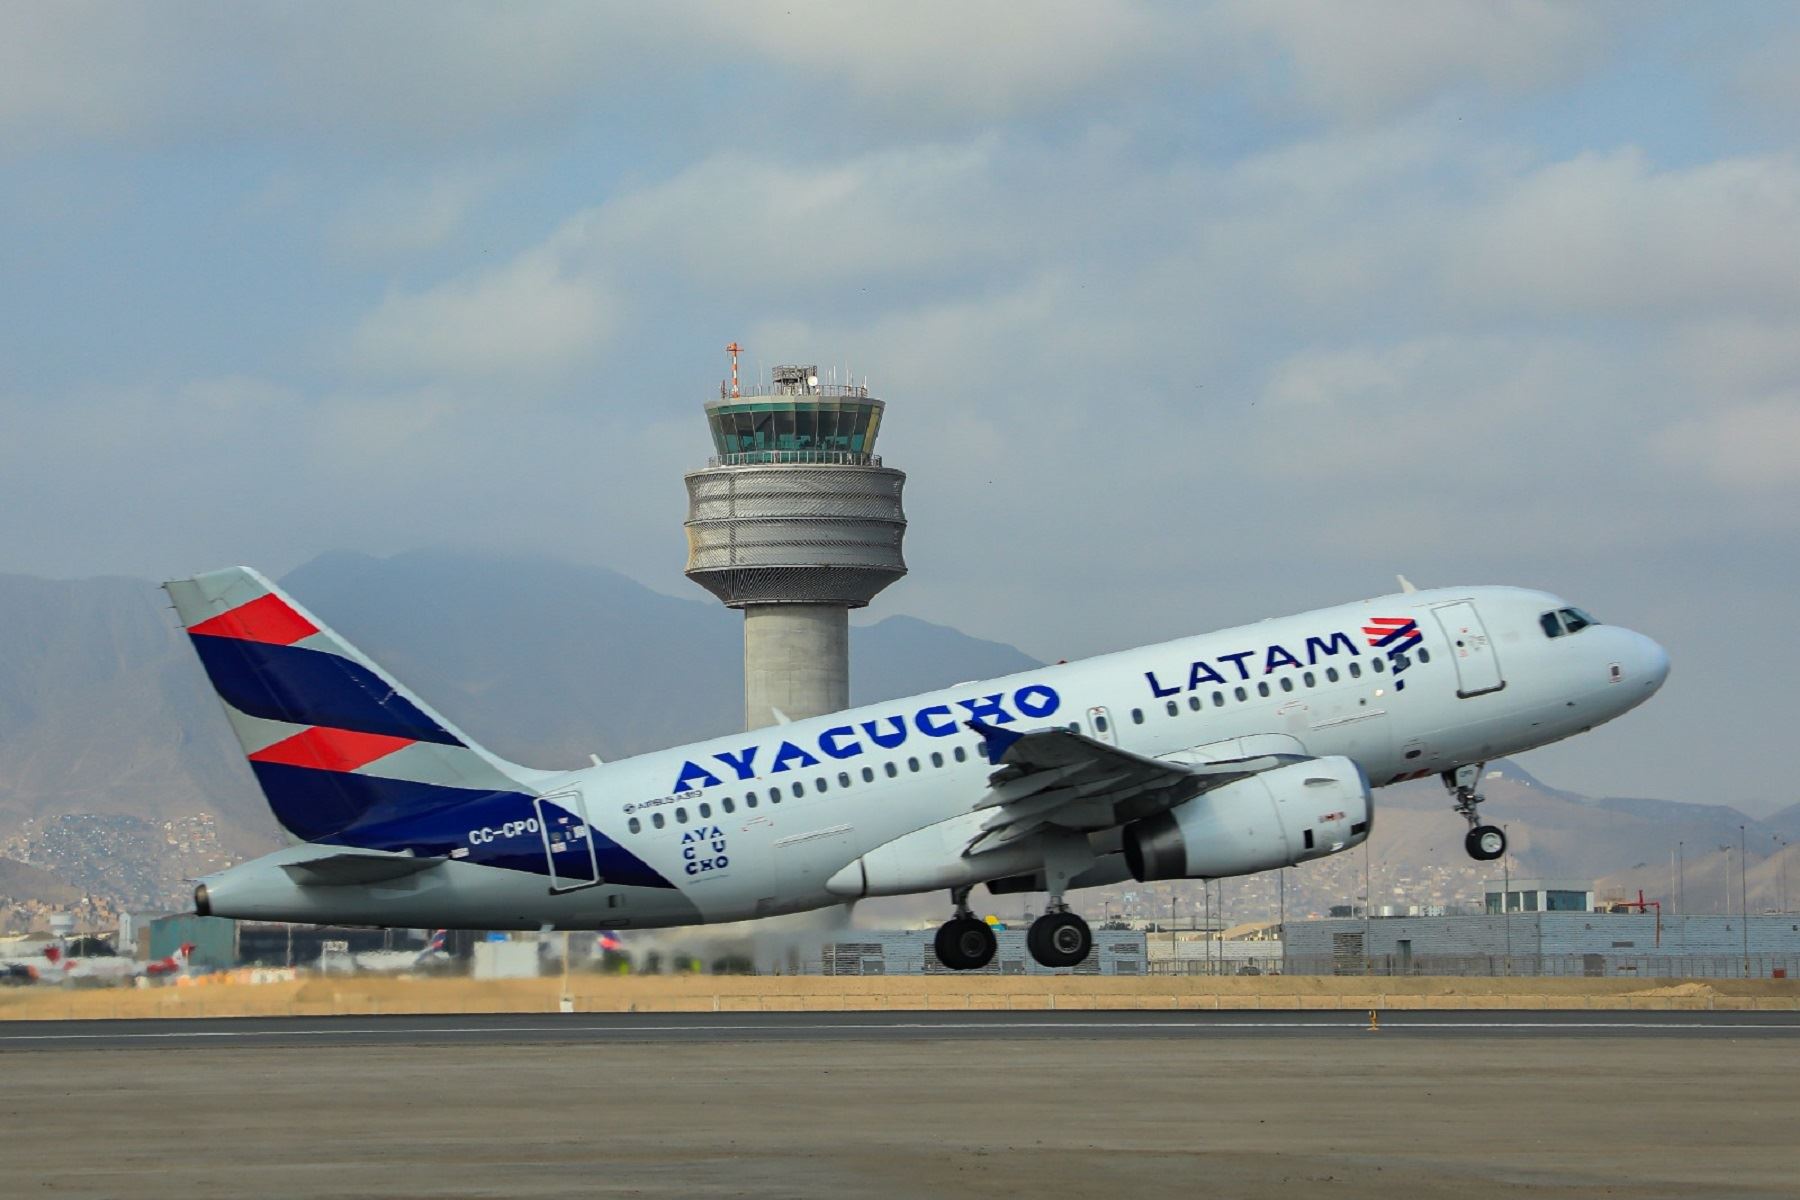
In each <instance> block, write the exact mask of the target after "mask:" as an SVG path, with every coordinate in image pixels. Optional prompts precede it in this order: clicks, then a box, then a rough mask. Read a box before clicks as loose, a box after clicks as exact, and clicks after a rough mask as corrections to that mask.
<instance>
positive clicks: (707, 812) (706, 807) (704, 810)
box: [700, 803, 712, 821]
mask: <svg viewBox="0 0 1800 1200" xmlns="http://www.w3.org/2000/svg"><path fill="white" fill-rule="evenodd" d="M710 816H712V805H710V804H704V803H703V804H701V805H700V819H701V820H702V821H704V820H706V819H707V818H708V817H710Z"/></svg>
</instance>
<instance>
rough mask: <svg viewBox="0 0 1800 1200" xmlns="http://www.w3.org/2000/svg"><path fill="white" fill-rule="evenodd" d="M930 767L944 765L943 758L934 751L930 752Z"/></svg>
mask: <svg viewBox="0 0 1800 1200" xmlns="http://www.w3.org/2000/svg"><path fill="white" fill-rule="evenodd" d="M931 765H932V766H934V767H941V766H943V765H944V756H943V755H942V754H939V753H938V752H937V751H936V750H933V751H932V752H931Z"/></svg>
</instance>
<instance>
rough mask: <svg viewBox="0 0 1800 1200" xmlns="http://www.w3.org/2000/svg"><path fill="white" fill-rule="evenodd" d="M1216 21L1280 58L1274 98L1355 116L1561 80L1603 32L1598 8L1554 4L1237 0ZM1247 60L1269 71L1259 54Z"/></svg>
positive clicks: (1527, 0) (1545, 0) (1528, 0)
mask: <svg viewBox="0 0 1800 1200" xmlns="http://www.w3.org/2000/svg"><path fill="white" fill-rule="evenodd" d="M1219 18H1220V19H1219V25H1220V27H1221V29H1222V30H1225V31H1229V32H1235V33H1237V34H1238V35H1239V36H1240V37H1242V38H1244V39H1246V40H1248V41H1250V42H1251V43H1252V44H1253V46H1254V44H1255V43H1258V42H1260V43H1262V46H1260V47H1255V48H1257V49H1264V48H1266V47H1273V48H1274V49H1275V50H1276V52H1277V53H1278V54H1280V55H1281V56H1283V57H1284V58H1285V60H1286V62H1287V64H1288V68H1289V74H1288V75H1287V76H1286V77H1285V78H1283V79H1282V80H1281V86H1282V92H1281V93H1279V94H1282V95H1284V96H1285V95H1291V96H1292V97H1293V98H1294V99H1295V100H1297V101H1298V102H1299V103H1301V104H1303V105H1305V106H1307V107H1308V108H1310V109H1311V110H1312V111H1315V112H1318V113H1323V114H1326V115H1328V116H1332V117H1343V118H1348V119H1350V120H1353V121H1370V120H1374V119H1376V118H1378V117H1383V116H1387V115H1390V114H1393V113H1395V112H1397V111H1399V110H1401V109H1404V108H1407V107H1409V106H1412V105H1415V104H1419V103H1421V102H1423V101H1425V100H1427V99H1429V98H1430V97H1432V96H1434V95H1436V94H1438V93H1440V92H1445V91H1453V90H1464V89H1467V88H1468V87H1469V86H1470V85H1478V86H1480V87H1483V88H1487V89H1490V90H1493V91H1498V92H1502V93H1515V94H1516V93H1523V92H1528V91H1532V90H1534V89H1537V88H1542V87H1544V86H1546V85H1549V84H1553V83H1557V82H1561V81H1564V80H1566V79H1568V78H1570V77H1571V76H1573V75H1574V74H1575V73H1576V71H1577V70H1578V69H1579V68H1580V67H1581V66H1582V65H1584V64H1585V63H1586V62H1588V61H1589V60H1590V59H1591V57H1592V56H1593V55H1594V54H1595V53H1596V51H1597V50H1598V49H1599V47H1600V46H1601V44H1602V43H1603V41H1604V34H1605V27H1604V22H1603V20H1602V18H1601V10H1599V9H1598V8H1596V7H1595V6H1592V5H1589V6H1579V5H1569V4H1558V3H1553V2H1552V0H1508V2H1496V0H1434V3H1431V4H1412V3H1405V2H1403V0H1374V2H1370V0H1365V2H1364V3H1359V4H1339V3H1335V2H1333V0H1239V2H1236V3H1229V4H1226V5H1223V6H1222V8H1221V11H1220V13H1219ZM1246 59H1247V60H1248V61H1249V62H1251V63H1254V64H1255V65H1256V68H1257V69H1259V70H1264V71H1266V70H1267V69H1268V63H1267V60H1266V55H1265V54H1247V55H1246Z"/></svg>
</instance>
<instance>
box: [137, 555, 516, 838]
mask: <svg viewBox="0 0 1800 1200" xmlns="http://www.w3.org/2000/svg"><path fill="white" fill-rule="evenodd" d="M163 587H164V589H165V590H166V591H167V592H168V593H169V598H170V599H171V600H173V601H174V602H175V610H176V612H178V613H179V614H180V615H181V623H182V624H183V625H184V626H186V628H187V632H188V637H189V639H190V640H191V641H192V642H193V644H194V652H195V653H196V654H198V655H199V657H200V665H201V666H202V667H204V668H205V670H206V674H207V677H208V678H209V679H210V680H211V681H212V685H213V690H214V691H216V692H217V693H218V694H219V700H220V702H221V703H222V704H224V706H225V715H226V716H227V717H228V718H230V720H231V727H232V730H233V732H235V733H236V734H237V738H238V742H239V744H241V745H242V746H243V748H244V753H245V755H246V756H248V758H249V759H250V768H251V770H252V771H254V772H255V774H256V780H257V783H258V784H260V785H261V787H262V790H263V795H264V796H265V797H267V798H268V802H269V808H270V809H271V810H273V812H274V813H275V819H276V820H277V821H279V822H281V825H282V828H284V829H286V830H287V831H288V832H289V833H291V834H293V835H294V836H296V837H298V838H300V839H302V840H304V841H319V840H322V839H325V838H329V837H330V836H331V835H333V834H335V833H338V832H340V831H341V830H343V829H345V828H347V827H348V826H350V825H352V824H354V823H356V822H358V821H362V820H365V819H369V820H385V819H388V818H390V817H396V816H401V815H404V814H407V813H413V812H420V811H425V810H428V809H435V808H440V807H444V806H447V805H450V804H455V803H459V802H461V801H463V800H468V799H474V798H476V797H478V796H482V795H485V794H488V793H491V792H494V791H512V792H516V791H521V790H524V791H535V790H536V789H535V788H533V787H532V786H530V781H531V780H532V779H533V778H535V777H538V776H539V775H541V774H542V773H541V772H536V771H532V770H529V769H527V768H525V767H520V766H517V765H516V764H513V763H509V762H507V761H506V760H504V759H502V758H499V757H497V756H495V755H493V754H490V753H489V752H488V751H486V750H484V749H482V748H481V747H480V746H478V745H476V744H475V742H474V741H472V740H471V739H470V738H468V737H466V736H464V735H463V734H462V733H461V732H459V731H458V730H457V729H456V727H455V726H453V725H451V724H450V723H449V722H448V721H446V720H444V718H443V717H441V716H439V715H438V714H437V713H435V712H433V711H432V710H431V709H430V708H429V707H428V706H426V704H425V703H424V702H423V701H422V700H420V699H419V698H418V697H416V696H414V695H413V694H412V693H411V692H409V691H407V690H406V688H405V687H403V686H402V685H401V684H399V683H398V682H396V681H395V680H394V679H393V678H391V677H390V676H388V675H387V674H386V673H385V672H383V671H382V669H381V668H380V667H378V666H376V665H375V664H374V663H373V662H372V661H370V660H369V659H368V658H366V657H364V656H363V655H362V653H361V652H359V651H358V650H357V649H356V648H355V647H354V646H352V645H350V644H349V643H348V642H346V641H345V640H344V639H343V638H341V637H339V636H338V635H337V634H335V633H333V632H332V631H331V630H330V629H329V628H328V627H327V626H326V625H325V623H324V622H323V621H320V620H319V619H318V618H317V617H315V616H313V615H312V614H311V613H309V612H307V611H306V609H304V608H302V607H301V606H300V605H299V604H297V603H296V602H295V601H294V600H293V598H292V597H290V596H288V595H287V594H286V593H284V592H283V591H282V590H281V589H280V588H278V587H276V586H275V585H274V584H273V583H271V582H270V581H269V580H268V579H266V578H265V577H263V576H262V575H260V574H258V573H257V572H256V571H253V570H251V569H250V568H248V567H230V568H227V569H226V570H223V571H211V572H208V573H207V574H204V575H196V576H195V577H194V578H192V579H178V580H173V581H171V582H169V583H165V584H164V585H163Z"/></svg>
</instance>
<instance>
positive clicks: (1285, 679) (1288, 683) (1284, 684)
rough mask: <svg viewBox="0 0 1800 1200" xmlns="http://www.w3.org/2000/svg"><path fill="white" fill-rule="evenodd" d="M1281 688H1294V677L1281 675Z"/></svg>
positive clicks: (1285, 689) (1287, 689) (1288, 689)
mask: <svg viewBox="0 0 1800 1200" xmlns="http://www.w3.org/2000/svg"><path fill="white" fill-rule="evenodd" d="M1281 690H1282V691H1284V692H1291V691H1293V690H1294V677H1293V676H1292V675H1283V676H1282V677H1281Z"/></svg>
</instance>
